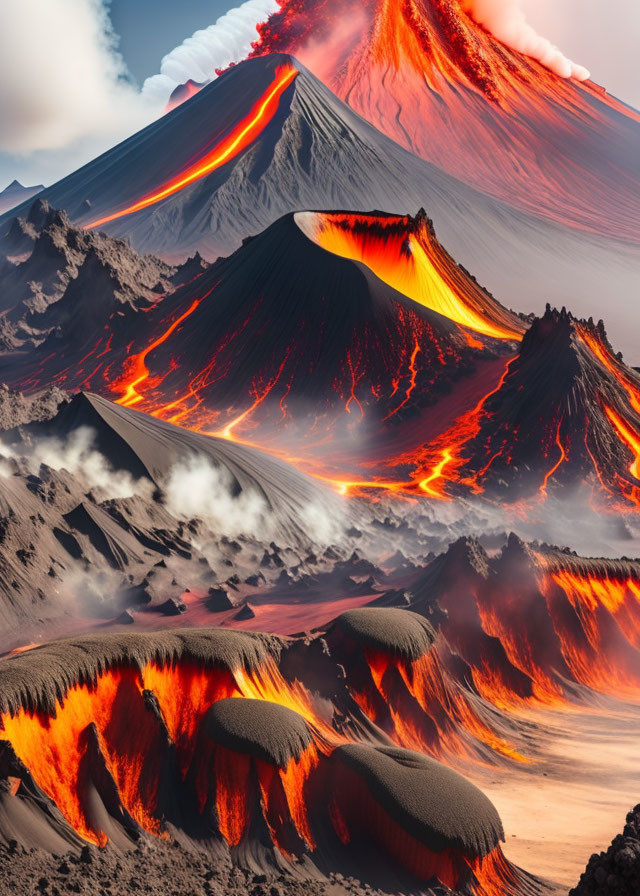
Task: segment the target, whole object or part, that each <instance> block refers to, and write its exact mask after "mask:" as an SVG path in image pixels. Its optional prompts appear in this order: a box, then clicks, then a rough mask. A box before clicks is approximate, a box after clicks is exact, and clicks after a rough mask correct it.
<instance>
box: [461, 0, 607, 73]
mask: <svg viewBox="0 0 640 896" xmlns="http://www.w3.org/2000/svg"><path fill="white" fill-rule="evenodd" d="M463 6H464V8H465V10H466V11H467V12H468V13H469V15H470V16H471V17H472V18H473V19H474V20H475V21H476V22H478V23H479V24H480V25H483V26H484V27H485V28H486V29H487V31H490V32H491V33H492V34H493V36H494V37H496V38H497V39H498V40H499V41H501V42H502V43H503V44H506V45H507V46H508V47H511V48H512V49H514V50H517V51H518V52H519V53H524V55H525V56H531V57H532V58H533V59H537V60H538V62H540V63H542V65H544V66H545V67H546V68H548V69H550V70H551V71H552V72H555V74H556V75H559V76H560V77H561V78H575V79H576V80H577V81H586V80H587V78H589V77H590V74H589V72H588V71H587V69H586V68H584V66H582V65H576V63H575V62H572V61H571V60H570V59H568V58H567V57H566V56H565V55H564V54H563V53H562V52H561V51H560V50H559V49H558V48H557V47H556V46H554V44H552V43H551V41H550V40H548V39H547V38H546V37H542V36H541V35H540V34H538V32H537V31H536V30H535V28H533V26H532V25H530V24H529V22H528V21H527V17H526V15H525V13H524V10H523V8H522V0H465V2H464V4H463Z"/></svg>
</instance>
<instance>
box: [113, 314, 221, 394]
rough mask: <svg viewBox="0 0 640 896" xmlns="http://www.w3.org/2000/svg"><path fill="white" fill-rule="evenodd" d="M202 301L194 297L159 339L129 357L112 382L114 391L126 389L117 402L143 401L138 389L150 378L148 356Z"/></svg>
mask: <svg viewBox="0 0 640 896" xmlns="http://www.w3.org/2000/svg"><path fill="white" fill-rule="evenodd" d="M205 298H206V297H205ZM201 301H202V299H194V301H193V302H192V303H191V305H190V306H189V308H187V310H186V311H185V312H184V313H183V314H181V315H180V317H178V318H177V319H176V320H174V321H173V323H172V324H171V326H170V327H169V328H168V329H167V330H165V332H164V333H162V335H160V336H158V338H157V339H154V341H153V342H152V343H150V345H148V346H147V347H146V348H145V349H143V350H142V351H141V352H139V353H138V354H136V355H132V356H131V357H130V358H128V359H127V362H126V363H125V371H124V373H123V374H122V376H121V377H119V378H118V379H117V380H114V381H113V383H112V384H111V389H112V391H113V392H121V391H123V390H124V393H123V394H122V395H121V396H120V398H118V399H117V401H116V404H121V405H123V406H124V407H127V408H128V407H132V406H133V405H134V404H137V403H138V402H139V401H142V395H141V394H140V393H139V392H138V391H137V389H138V386H140V385H141V383H143V382H145V381H146V380H148V379H149V370H148V368H147V365H146V363H145V361H146V359H147V356H148V355H149V354H151V352H152V351H153V350H154V349H156V348H158V346H159V345H162V343H163V342H166V341H167V339H168V338H169V337H170V336H171V334H172V333H173V332H174V330H176V329H177V328H178V327H179V326H180V324H181V323H182V322H183V321H184V320H185V319H186V318H187V317H189V315H190V314H193V312H194V311H195V310H196V308H197V307H198V305H199V304H200V302H201Z"/></svg>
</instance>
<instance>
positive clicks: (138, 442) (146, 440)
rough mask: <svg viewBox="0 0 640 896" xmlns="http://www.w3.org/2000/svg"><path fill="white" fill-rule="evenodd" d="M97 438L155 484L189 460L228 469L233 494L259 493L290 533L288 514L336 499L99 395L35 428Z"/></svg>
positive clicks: (271, 464) (281, 467) (289, 473)
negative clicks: (202, 459) (83, 433)
mask: <svg viewBox="0 0 640 896" xmlns="http://www.w3.org/2000/svg"><path fill="white" fill-rule="evenodd" d="M83 426H84V427H89V428H90V429H92V430H93V431H94V433H95V447H96V448H97V449H98V450H99V451H100V452H101V453H102V454H104V455H105V457H106V458H108V460H109V461H110V463H111V465H112V466H113V468H114V469H116V470H126V471H128V472H129V473H131V474H132V475H133V476H136V477H140V476H144V477H147V478H149V479H151V480H152V481H153V482H154V483H156V484H160V483H162V482H164V481H165V479H166V476H167V474H168V473H169V471H170V469H171V468H172V467H173V466H174V465H175V464H176V463H178V462H184V460H185V458H188V457H189V456H192V457H196V456H204V457H205V458H207V459H209V460H210V461H211V462H212V463H213V464H214V465H216V466H219V467H223V468H224V469H226V470H227V471H228V472H229V473H230V475H231V477H232V483H231V487H232V491H233V492H234V493H235V494H239V493H240V492H241V491H243V490H244V489H247V488H251V489H254V490H257V491H258V493H259V494H260V495H261V496H262V497H263V498H264V499H265V501H266V502H267V505H268V507H269V509H270V510H272V511H273V512H274V513H276V514H277V515H278V516H280V517H281V522H282V524H283V525H284V526H285V528H287V517H288V516H289V514H291V513H292V514H293V515H295V516H297V515H298V514H299V513H300V512H301V510H302V509H303V508H305V507H307V506H308V505H309V504H310V503H312V502H320V503H321V504H323V505H324V506H328V505H330V504H331V503H332V502H333V501H336V500H337V499H336V496H335V495H334V494H333V493H332V492H331V491H329V490H328V489H327V488H325V487H324V486H322V485H321V484H320V483H319V482H316V480H314V479H312V478H310V477H309V476H305V475H304V474H303V473H300V472H299V471H298V470H296V469H295V467H291V466H290V465H289V464H286V463H284V462H283V461H280V460H278V459H277V458H273V457H271V456H270V455H267V454H264V453H263V452H261V451H257V450H256V449H253V448H250V447H247V446H245V445H238V444H236V443H234V442H229V441H226V440H224V439H216V438H212V437H211V436H204V435H200V434H198V433H195V432H191V431H189V430H185V429H181V428H180V427H178V426H173V424H171V423H165V422H164V421H163V420H158V419H156V418H155V417H149V416H148V415H147V414H141V413H139V412H138V411H134V410H131V409H129V408H123V407H121V406H120V405H116V404H113V403H112V402H110V401H107V399H105V398H101V397H100V396H98V395H92V394H88V393H81V394H79V395H78V396H76V398H75V399H74V400H73V401H72V402H70V403H69V404H68V405H67V406H66V407H65V408H63V410H62V411H61V412H60V413H59V414H58V415H57V417H56V418H55V419H54V420H52V421H50V422H49V423H47V424H44V425H42V426H41V425H39V424H35V425H34V427H33V430H32V431H33V434H34V435H36V436H37V434H38V432H42V433H46V434H47V435H48V436H57V437H59V438H63V439H64V438H66V436H67V435H68V434H69V433H70V432H72V431H73V430H75V429H78V428H79V427H83Z"/></svg>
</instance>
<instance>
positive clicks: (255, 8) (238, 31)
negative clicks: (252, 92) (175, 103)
mask: <svg viewBox="0 0 640 896" xmlns="http://www.w3.org/2000/svg"><path fill="white" fill-rule="evenodd" d="M278 9H279V6H278V3H277V2H276V0H247V2H246V3H243V4H242V5H241V6H239V7H237V9H231V10H229V12H227V13H225V15H223V16H221V17H220V18H219V19H218V20H217V21H216V22H215V23H214V24H213V25H210V26H209V27H208V28H204V29H202V30H201V31H196V32H195V34H193V35H192V36H191V37H188V38H187V39H186V40H185V41H183V42H182V43H181V44H180V46H178V47H176V48H175V49H174V50H171V52H170V53H168V54H167V55H166V56H165V57H164V59H163V60H162V63H161V65H160V74H159V75H153V77H151V78H147V80H146V81H145V82H144V84H143V87H142V95H143V97H146V98H147V99H148V100H149V101H150V102H151V103H153V104H155V103H158V102H164V103H166V102H167V100H168V99H169V96H170V95H171V93H172V92H173V90H174V89H175V88H176V87H177V86H178V85H179V84H184V83H185V82H186V81H188V80H189V79H191V80H192V81H197V82H198V83H202V82H204V81H211V80H212V79H214V78H215V77H216V69H221V68H226V67H227V66H229V65H231V63H232V62H240V61H241V60H242V59H244V58H245V57H246V56H247V55H248V54H249V53H250V51H251V44H252V42H253V41H255V40H256V39H257V37H258V32H257V30H256V29H257V26H258V25H259V24H260V23H261V22H265V21H266V20H267V19H268V18H269V16H270V15H271V14H272V13H274V12H276V11H277V10H278Z"/></svg>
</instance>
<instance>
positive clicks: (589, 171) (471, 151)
mask: <svg viewBox="0 0 640 896" xmlns="http://www.w3.org/2000/svg"><path fill="white" fill-rule="evenodd" d="M280 6H281V9H280V11H279V12H277V13H275V14H274V15H273V16H271V18H270V19H269V20H268V21H267V22H266V23H265V24H264V25H262V26H260V27H259V29H258V30H259V33H260V39H259V40H258V41H257V43H256V44H255V49H254V55H256V56H259V55H263V54H265V53H282V52H286V53H292V54H294V55H295V56H296V57H298V58H299V59H300V60H301V62H303V63H304V64H305V65H307V66H308V67H309V68H310V69H311V70H312V71H313V72H314V74H316V75H317V76H318V77H319V78H320V79H321V80H323V81H324V83H326V84H327V85H328V86H329V87H331V89H332V90H334V91H335V93H336V94H337V95H338V96H339V97H341V98H342V99H344V100H345V102H347V103H348V104H349V105H350V106H351V107H352V108H353V109H355V110H356V111H357V112H359V113H360V114H361V115H362V116H364V118H366V119H367V120H368V121H370V122H372V124H374V125H375V126H376V127H378V128H380V129H381V130H382V131H383V132H384V133H386V134H388V135H389V136H390V137H392V138H393V139H394V140H397V141H398V142H399V143H400V144H402V145H403V146H406V147H407V148H408V149H410V150H412V151H413V152H415V153H417V154H418V155H421V156H422V157H423V158H425V159H427V160H429V161H430V162H434V163H435V164H436V165H438V166H439V167H440V168H442V169H443V170H445V171H448V172H450V173H451V174H454V175H455V176H456V177H459V178H460V179H462V180H464V181H465V182H467V183H469V184H472V185H474V186H475V187H478V188H480V189H481V190H483V191H486V192H488V193H490V194H491V195H493V196H497V197H499V198H501V199H503V200H506V201H507V202H509V203H515V204H517V205H518V206H519V207H521V208H523V209H525V210H526V211H528V212H531V213H533V214H535V215H541V216H543V217H546V218H549V219H551V220H553V221H557V222H559V223H560V224H566V225H569V226H570V227H576V228H579V229H581V230H584V231H587V232H590V233H594V234H600V235H606V236H608V237H612V238H615V239H619V240H631V241H634V242H637V241H638V239H639V238H640V205H639V204H638V195H639V185H640V168H639V163H638V159H639V158H640V153H639V152H638V149H639V145H640V118H639V116H638V114H637V113H635V112H634V111H633V110H632V109H630V108H629V107H627V106H625V105H624V104H623V103H621V102H619V101H617V100H616V99H614V98H612V97H610V96H608V95H607V94H606V92H605V91H604V90H602V89H601V88H599V87H597V86H596V85H595V84H593V83H592V82H590V81H585V82H582V83H580V82H578V81H577V80H575V79H574V78H571V79H565V78H561V77H559V76H558V75H557V74H555V73H553V72H551V71H549V70H548V69H546V68H544V67H543V66H542V65H541V64H540V63H538V62H536V61H534V60H533V59H531V58H528V57H526V56H523V55H521V54H520V53H517V52H515V51H513V50H511V49H510V48H509V47H507V46H505V45H504V44H502V43H500V42H499V41H498V40H496V38H495V37H493V35H491V34H490V33H489V32H488V31H487V30H486V29H485V28H483V27H482V26H481V25H479V24H477V22H475V21H474V20H473V18H472V17H471V15H470V14H469V13H470V7H472V6H473V4H472V3H467V2H462V0H416V2H399V0H396V2H383V0H367V2H364V3H362V4H360V5H359V7H358V15H357V16H356V17H355V18H352V17H351V16H350V14H349V11H348V8H347V6H346V5H345V4H344V3H343V0H329V2H327V3H323V4H322V5H321V6H318V5H317V4H315V3H313V2H312V0H281V3H280Z"/></svg>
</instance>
